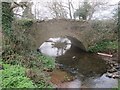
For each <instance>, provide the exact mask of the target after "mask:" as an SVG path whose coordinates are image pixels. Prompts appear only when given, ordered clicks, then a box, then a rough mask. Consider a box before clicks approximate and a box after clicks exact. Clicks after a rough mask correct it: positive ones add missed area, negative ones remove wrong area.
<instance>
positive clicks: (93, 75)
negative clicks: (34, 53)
mask: <svg viewBox="0 0 120 90" xmlns="http://www.w3.org/2000/svg"><path fill="white" fill-rule="evenodd" d="M49 41H50V42H49ZM39 49H40V51H41V53H43V54H45V55H48V56H51V57H54V58H55V60H56V63H57V64H58V66H59V69H56V70H55V71H53V72H52V74H51V77H52V78H51V82H52V83H54V84H55V85H56V87H58V88H115V87H117V86H118V85H117V84H118V82H117V79H112V78H108V77H106V73H107V69H108V67H109V65H108V64H107V63H106V62H105V61H104V60H102V59H101V58H100V57H98V56H97V55H96V54H92V53H88V52H84V51H82V50H81V49H79V48H78V47H76V46H74V45H73V44H72V43H71V41H70V40H69V39H67V38H62V39H61V38H50V39H49V40H48V42H44V43H43V44H42V45H41V46H40V48H39Z"/></svg>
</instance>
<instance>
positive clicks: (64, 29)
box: [31, 19, 96, 51]
mask: <svg viewBox="0 0 120 90" xmlns="http://www.w3.org/2000/svg"><path fill="white" fill-rule="evenodd" d="M31 34H32V35H33V36H34V38H35V44H36V48H38V47H39V46H40V45H41V44H42V43H43V42H44V41H46V40H48V39H49V38H54V37H68V38H69V39H70V40H71V42H72V43H73V44H74V45H75V46H77V47H79V48H81V49H83V50H85V51H87V50H88V46H90V45H91V44H92V43H93V42H94V39H95V38H94V37H95V35H96V34H95V30H93V29H92V28H91V25H90V24H89V23H88V22H86V21H75V20H65V19H60V20H56V19H52V20H49V21H37V22H35V23H34V24H33V26H31Z"/></svg>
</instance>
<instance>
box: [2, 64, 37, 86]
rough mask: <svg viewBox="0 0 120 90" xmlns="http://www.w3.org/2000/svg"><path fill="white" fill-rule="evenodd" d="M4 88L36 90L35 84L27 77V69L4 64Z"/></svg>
mask: <svg viewBox="0 0 120 90" xmlns="http://www.w3.org/2000/svg"><path fill="white" fill-rule="evenodd" d="M3 67H4V69H3V70H2V76H1V77H0V78H2V88H35V87H36V86H35V85H34V83H33V82H32V81H31V80H30V79H29V78H27V77H26V76H25V68H23V67H20V66H18V65H9V64H3Z"/></svg>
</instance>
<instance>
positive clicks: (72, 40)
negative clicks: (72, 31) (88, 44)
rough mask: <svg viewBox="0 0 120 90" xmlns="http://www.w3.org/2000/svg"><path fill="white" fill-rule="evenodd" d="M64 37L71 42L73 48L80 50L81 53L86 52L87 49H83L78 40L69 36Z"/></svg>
mask: <svg viewBox="0 0 120 90" xmlns="http://www.w3.org/2000/svg"><path fill="white" fill-rule="evenodd" d="M66 37H67V38H68V39H69V40H70V41H71V43H72V44H73V45H74V46H76V47H78V48H80V49H81V50H83V51H87V49H86V48H85V46H84V45H83V43H82V42H81V41H79V40H78V39H76V38H74V37H71V36H66Z"/></svg>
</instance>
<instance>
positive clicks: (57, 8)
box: [47, 0, 68, 19]
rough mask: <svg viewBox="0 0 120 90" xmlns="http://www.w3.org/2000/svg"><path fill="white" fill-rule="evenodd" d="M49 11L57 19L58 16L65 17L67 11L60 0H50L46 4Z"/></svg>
mask: <svg viewBox="0 0 120 90" xmlns="http://www.w3.org/2000/svg"><path fill="white" fill-rule="evenodd" d="M47 7H48V8H49V9H50V11H51V13H52V14H53V15H54V17H55V18H57V19H59V18H67V13H68V12H67V11H66V9H65V8H64V5H63V3H62V2H60V1H59V2H58V1H56V0H55V1H52V2H50V3H49V4H48V6H47Z"/></svg>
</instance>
